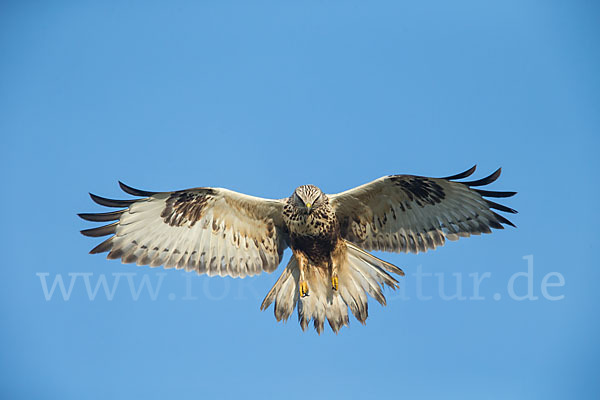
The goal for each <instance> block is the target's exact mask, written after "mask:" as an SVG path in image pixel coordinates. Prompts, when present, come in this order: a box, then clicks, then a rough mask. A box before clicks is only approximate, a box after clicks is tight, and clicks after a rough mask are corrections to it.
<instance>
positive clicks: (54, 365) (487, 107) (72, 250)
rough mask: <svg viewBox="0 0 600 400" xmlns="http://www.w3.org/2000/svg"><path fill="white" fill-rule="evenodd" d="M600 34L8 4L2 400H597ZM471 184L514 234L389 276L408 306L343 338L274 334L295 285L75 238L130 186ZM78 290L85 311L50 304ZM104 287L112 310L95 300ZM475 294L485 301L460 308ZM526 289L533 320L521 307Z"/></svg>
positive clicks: (409, 9) (264, 192) (389, 17)
mask: <svg viewBox="0 0 600 400" xmlns="http://www.w3.org/2000/svg"><path fill="white" fill-rule="evenodd" d="M598 16H599V9H598V6H597V4H596V3H594V2H584V1H571V2H559V1H546V2H539V1H498V2H479V1H455V2H444V1H423V2H394V1H389V2H384V1H382V2H357V1H345V2H336V1H310V2H290V1H281V2H267V1H259V2H233V1H220V2H216V1H212V2H207V1H204V2H202V1H198V2H192V1H189V2H186V1H175V2H157V1H129V2H89V1H71V2H67V1H54V2H24V1H23V2H21V1H19V2H17V1H13V2H10V1H5V2H3V3H2V5H1V6H0V54H2V58H1V60H0V132H2V134H1V136H0V143H1V146H0V149H1V150H0V151H1V157H0V167H1V168H0V171H1V174H2V183H3V188H4V189H3V191H2V194H3V195H2V196H0V203H1V207H2V210H3V211H4V213H3V227H4V229H3V230H2V233H0V235H1V240H0V243H1V245H0V246H1V247H2V254H3V259H2V266H3V270H4V279H2V280H1V281H0V312H1V316H2V330H1V331H0V339H1V340H0V351H1V354H2V357H0V369H1V373H0V391H1V392H2V394H3V396H2V397H6V398H9V397H10V398H32V399H42V398H63V399H81V398H89V399H95V398H97V399H104V398H148V399H152V398H180V399H187V398H215V397H217V396H218V397H219V398H240V397H244V398H269V397H274V396H278V397H281V396H284V395H285V397H286V398H290V399H301V398H302V399H303V398H307V397H309V396H310V397H311V398H325V397H327V398H330V397H331V396H335V397H346V398H356V397H363V398H366V397H367V396H369V397H372V396H377V397H381V398H396V397H401V396H402V397H405V398H461V399H482V398H483V399H503V398H521V399H534V398H544V399H551V398H565V397H568V398H592V397H596V396H598V394H599V391H600V384H599V383H598V379H597V376H596V375H597V368H598V361H597V360H598V357H599V356H600V351H599V350H600V347H599V345H598V342H597V338H598V337H599V335H600V325H599V323H598V311H597V306H598V301H599V300H600V295H599V294H598V290H597V282H598V280H599V279H600V272H599V271H598V268H597V263H596V262H593V260H594V257H595V251H594V246H596V245H597V244H598V234H597V225H598V222H599V213H598V207H597V205H598V203H597V201H598V200H597V199H598V196H599V195H600V193H599V190H598V178H597V173H598V166H599V161H598V156H597V150H598V144H599V143H598V132H599V128H600V114H599V113H598V110H599V106H600V75H599V74H598V71H600V60H599V57H598V54H599V52H598V44H597V38H598V34H599V32H598V23H597V21H598ZM473 164H478V166H479V170H478V172H477V175H476V177H483V176H485V174H486V173H491V172H492V171H493V170H494V169H495V168H497V167H499V166H502V167H503V175H502V177H501V178H500V180H499V181H498V182H497V183H494V185H493V186H492V189H498V190H516V191H518V192H519V194H518V195H517V196H516V197H514V198H512V199H507V200H506V201H505V202H504V203H505V204H507V205H509V206H510V207H513V208H516V209H517V210H519V214H517V215H515V216H512V217H511V219H512V220H513V222H515V224H516V225H517V226H518V228H517V229H505V230H504V231H496V232H495V233H494V234H492V235H484V236H482V237H474V238H470V239H463V240H460V241H458V242H451V243H449V244H447V245H446V246H444V247H443V248H440V249H438V250H436V251H434V252H428V253H426V254H419V255H406V254H383V253H378V254H377V255H378V256H380V257H383V258H384V259H386V260H388V261H390V262H393V263H394V264H396V265H398V266H401V267H402V268H403V269H404V270H405V271H406V273H407V276H406V277H405V278H403V279H402V281H401V285H402V290H401V291H397V292H390V291H388V292H386V294H387V296H388V305H387V307H381V306H379V305H378V304H377V303H375V302H373V301H371V302H370V305H371V307H370V316H369V319H368V321H367V325H366V326H361V325H360V324H359V323H358V322H356V320H352V321H351V325H350V327H349V328H346V329H343V331H342V332H340V334H338V335H337V336H336V335H335V334H333V333H331V332H330V331H329V330H328V331H327V332H325V333H324V334H322V335H321V336H318V335H317V334H316V333H315V332H314V331H312V330H311V331H308V332H306V333H303V332H302V331H301V330H300V327H299V326H298V323H297V321H296V315H295V314H294V315H293V316H292V318H291V319H290V320H289V321H288V322H287V323H286V324H282V323H277V322H276V321H275V318H274V316H273V315H272V309H269V310H268V311H266V312H261V311H260V310H259V305H260V302H261V301H262V298H263V296H264V295H265V294H266V293H267V291H268V290H269V288H270V287H271V286H272V285H273V283H274V282H275V280H276V279H277V276H278V275H279V273H280V271H281V268H280V269H279V270H278V271H277V272H275V273H273V274H266V275H263V276H259V277H255V278H247V279H244V280H233V279H229V278H226V279H224V278H211V279H209V278H207V277H205V276H195V275H188V274H186V273H183V272H182V271H174V270H168V271H165V270H163V269H150V268H147V267H139V268H138V267H135V266H132V265H122V264H120V263H119V262H116V261H108V260H105V259H104V257H103V256H98V255H96V256H91V255H88V254H87V252H88V251H89V250H90V249H91V248H92V247H93V246H94V245H95V244H96V243H98V241H96V240H93V239H90V238H85V237H83V236H81V235H80V234H79V230H81V229H85V228H89V227H90V226H91V224H88V223H85V222H84V221H81V220H79V219H78V218H77V217H76V213H77V212H91V211H99V210H100V207H99V206H96V205H94V204H93V203H92V202H91V200H90V199H89V198H88V196H87V192H89V191H91V192H94V193H97V194H100V195H103V196H107V197H119V196H121V194H120V193H119V190H118V186H117V180H118V179H120V180H122V181H124V182H126V183H128V184H130V185H132V186H134V187H140V188H142V189H147V190H157V191H168V190H175V189H182V188H187V187H195V186H219V187H226V188H229V189H233V190H237V191H240V192H243V193H248V194H253V195H257V196H262V197H270V198H282V197H286V196H288V195H289V194H290V193H291V192H292V190H293V189H294V188H295V187H296V186H298V185H300V184H306V183H312V184H316V185H318V186H320V187H321V188H322V189H323V190H324V191H325V192H328V193H335V192H339V191H342V190H346V189H348V188H350V187H353V186H357V185H359V184H362V183H365V182H368V181H370V180H372V179H375V178H378V177H380V176H382V175H387V174H393V173H412V174H418V175H425V176H446V175H450V174H453V173H457V172H460V171H462V170H465V169H467V168H468V167H470V166H471V165H473ZM286 255H289V253H286ZM524 257H525V258H524ZM286 260H287V257H286ZM528 268H531V274H530V275H527V276H523V275H525V273H526V272H528ZM518 273H523V274H522V275H515V274H518ZM69 274H71V275H69ZM488 274H489V275H488ZM548 274H550V275H548ZM482 277H483V278H482ZM511 277H512V280H511ZM58 278H60V279H63V282H64V284H65V285H66V287H65V290H67V289H68V288H69V284H70V282H71V279H72V282H73V287H72V291H71V292H70V293H67V296H66V299H65V298H63V295H62V294H61V292H60V288H59V287H56V288H55V291H54V292H53V293H52V294H50V293H49V292H46V293H45V292H44V285H43V284H44V283H46V284H47V286H48V288H47V289H48V291H49V290H50V287H51V285H52V283H53V282H55V280H56V279H58ZM103 278H105V279H106V280H107V283H108V287H110V288H114V293H108V294H107V293H105V292H104V291H103V289H102V288H100V289H99V291H98V292H97V293H96V296H95V297H94V298H93V299H91V298H90V297H93V296H90V293H88V291H87V290H86V285H85V282H86V279H87V282H89V283H90V288H91V289H92V292H93V289H94V288H95V287H96V284H97V282H98V280H99V279H103ZM529 278H531V279H529ZM474 279H483V280H482V281H481V285H480V287H479V294H476V293H474V286H473V281H474ZM144 280H146V283H150V284H151V285H152V288H153V291H150V292H149V291H148V290H147V289H148V287H147V286H144V287H142V289H141V291H140V292H139V294H138V293H137V291H138V290H139V288H140V285H141V284H142V283H143V282H144ZM440 280H441V281H442V283H443V284H444V286H443V289H444V290H443V291H442V292H440V289H439V285H440ZM457 281H459V282H460V284H461V293H462V296H464V297H465V298H464V299H463V300H459V299H447V298H445V297H444V296H450V295H452V294H453V293H454V294H455V293H456V282H457ZM115 282H116V283H115ZM511 282H512V283H513V285H512V286H511V285H510V283H511ZM544 282H545V283H546V292H543V291H542V286H543V283H544ZM561 283H562V284H561ZM130 284H131V285H132V286H131V287H133V289H134V290H133V292H132V291H131V287H130ZM529 284H530V285H531V289H532V290H533V291H532V293H531V297H537V299H536V300H531V299H525V300H517V299H516V296H524V295H526V294H527V291H528V285H529ZM548 284H549V285H554V286H548ZM113 285H114V286H113ZM511 288H512V289H514V294H513V295H512V296H511V292H510V289H511ZM91 294H93V293H91ZM544 294H545V295H544ZM427 298H429V299H427Z"/></svg>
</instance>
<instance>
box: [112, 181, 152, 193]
mask: <svg viewBox="0 0 600 400" xmlns="http://www.w3.org/2000/svg"><path fill="white" fill-rule="evenodd" d="M119 186H120V187H121V189H122V190H123V191H124V192H125V193H127V194H130V195H132V196H141V197H150V196H154V195H155V194H156V193H158V192H148V191H146V190H140V189H135V188H132V187H131V186H127V185H126V184H124V183H123V182H121V181H119Z"/></svg>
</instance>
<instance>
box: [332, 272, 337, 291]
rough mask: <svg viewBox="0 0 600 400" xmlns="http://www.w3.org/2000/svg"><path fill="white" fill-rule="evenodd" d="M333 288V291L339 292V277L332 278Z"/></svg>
mask: <svg viewBox="0 0 600 400" xmlns="http://www.w3.org/2000/svg"><path fill="white" fill-rule="evenodd" d="M331 287H332V288H333V290H338V276H337V275H333V276H332V277H331Z"/></svg>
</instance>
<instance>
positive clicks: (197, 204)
mask: <svg viewBox="0 0 600 400" xmlns="http://www.w3.org/2000/svg"><path fill="white" fill-rule="evenodd" d="M214 195H215V191H214V190H213V189H210V188H200V189H198V190H196V191H194V192H190V191H185V190H181V191H177V192H173V193H172V194H171V196H169V198H168V199H167V201H166V205H165V209H164V210H163V212H162V213H161V214H160V216H161V217H163V218H164V221H165V223H167V224H169V225H171V226H182V225H184V224H186V223H188V222H189V223H190V226H194V224H195V223H196V222H198V221H200V219H201V218H202V215H203V214H202V212H203V210H204V209H205V207H206V206H207V204H208V202H209V200H210V199H211V198H212V196H214Z"/></svg>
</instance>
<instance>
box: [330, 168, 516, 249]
mask: <svg viewBox="0 0 600 400" xmlns="http://www.w3.org/2000/svg"><path fill="white" fill-rule="evenodd" d="M473 172H475V166H474V167H472V168H471V169H469V170H467V171H465V172H463V173H460V174H457V175H453V176H449V177H446V178H427V177H423V176H413V175H391V176H385V177H382V178H379V179H377V180H375V181H373V182H370V183H367V184H365V185H362V186H359V187H357V188H354V189H351V190H348V191H345V192H342V193H338V194H335V195H330V196H329V200H330V203H331V205H332V206H333V208H334V210H335V212H336V215H337V218H338V220H339V221H340V228H341V234H342V236H343V237H344V238H345V239H347V240H349V241H351V242H354V243H356V244H357V245H360V246H361V247H363V248H365V249H366V250H383V251H394V252H401V251H404V252H408V251H410V252H413V253H418V252H419V251H426V250H428V249H435V248H436V247H437V246H441V245H443V244H444V243H445V238H448V239H450V240H456V239H458V238H459V237H468V236H470V235H479V234H481V233H490V232H491V228H494V229H503V228H504V227H503V225H502V224H506V225H511V226H514V225H513V223H512V222H510V221H509V220H508V219H506V218H504V217H503V216H501V215H499V214H497V213H495V212H494V211H492V209H495V210H499V211H504V212H508V213H516V211H515V210H513V209H512V208H508V207H506V206H503V205H501V204H497V203H495V202H493V201H490V200H487V199H486V198H485V197H510V196H513V195H515V194H516V192H496V191H488V190H480V189H474V187H478V186H484V185H487V184H489V183H492V182H494V181H495V180H496V179H498V177H499V176H500V172H501V169H498V170H497V171H496V172H494V173H493V174H491V175H490V176H488V177H486V178H483V179H479V180H476V181H471V182H455V180H457V179H462V178H466V177H468V176H470V175H471V174H473Z"/></svg>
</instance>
